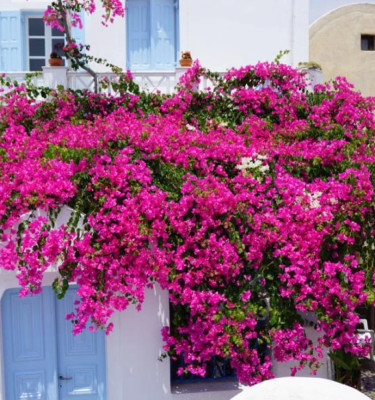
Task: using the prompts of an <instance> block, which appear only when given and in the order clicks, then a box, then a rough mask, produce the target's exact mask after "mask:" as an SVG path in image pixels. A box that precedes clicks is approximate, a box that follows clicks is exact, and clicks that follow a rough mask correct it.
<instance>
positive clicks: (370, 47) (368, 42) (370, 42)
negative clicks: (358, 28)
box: [361, 35, 375, 51]
mask: <svg viewBox="0 0 375 400" xmlns="http://www.w3.org/2000/svg"><path fill="white" fill-rule="evenodd" d="M361 50H364V51H375V35H361Z"/></svg>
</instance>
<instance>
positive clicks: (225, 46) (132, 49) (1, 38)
mask: <svg viewBox="0 0 375 400" xmlns="http://www.w3.org/2000/svg"><path fill="white" fill-rule="evenodd" d="M124 1H126V7H127V12H126V18H125V19H121V18H119V19H117V20H116V21H115V23H114V24H112V25H111V26H110V27H108V28H106V27H104V26H102V25H101V15H100V14H101V13H100V12H99V11H98V12H97V13H96V14H95V15H84V16H82V19H83V21H84V29H83V30H78V29H74V32H73V35H74V37H75V38H76V39H77V40H78V41H79V42H81V43H85V44H90V45H91V54H92V55H94V56H100V57H104V58H106V59H108V61H109V62H111V63H113V64H115V65H118V66H119V67H121V68H123V69H130V70H132V71H133V72H134V71H138V72H143V73H144V74H147V73H150V72H155V71H159V72H160V71H162V72H166V71H169V72H170V71H174V70H175V68H176V66H178V59H179V57H180V52H181V51H190V52H191V53H192V56H193V59H199V60H200V62H201V64H202V65H203V66H205V67H207V68H210V69H212V70H215V71H225V70H226V69H227V68H230V67H232V66H237V67H238V66H243V65H248V64H253V63H256V62H258V61H270V60H273V59H274V58H275V56H276V55H277V54H278V53H279V51H281V50H290V53H289V54H288V55H287V56H285V57H284V58H283V62H286V63H289V64H291V65H297V64H298V62H300V61H306V60H307V59H308V0H262V1H259V0H232V1H230V2H228V1H225V0H124ZM98 2H99V1H98ZM49 3H50V1H48V0H0V71H1V72H20V71H35V70H42V67H43V66H44V65H48V63H47V62H48V58H49V55H50V53H51V52H52V51H56V50H58V48H59V46H61V44H62V43H63V39H62V34H61V32H59V31H58V30H56V29H51V28H49V27H45V26H44V25H43V23H42V20H41V18H42V15H43V10H44V9H45V8H46V6H47V5H48V4H49ZM94 68H95V69H96V70H97V71H103V70H104V69H105V68H104V67H103V66H95V67H94Z"/></svg>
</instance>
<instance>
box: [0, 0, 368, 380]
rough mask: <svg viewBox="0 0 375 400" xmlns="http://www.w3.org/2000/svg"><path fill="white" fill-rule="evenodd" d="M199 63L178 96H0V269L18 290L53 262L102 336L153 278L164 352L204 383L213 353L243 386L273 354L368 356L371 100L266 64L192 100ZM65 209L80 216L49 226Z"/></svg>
mask: <svg viewBox="0 0 375 400" xmlns="http://www.w3.org/2000/svg"><path fill="white" fill-rule="evenodd" d="M87 4H88V5H89V4H91V3H90V2H87ZM111 4H112V5H114V4H115V2H111ZM206 73H207V72H206V71H205V70H204V69H203V68H202V67H200V66H199V64H196V65H195V66H194V67H193V68H192V70H190V71H188V72H187V75H186V76H185V77H183V78H182V79H181V81H180V86H179V89H178V92H177V93H176V94H174V95H172V96H160V95H156V96H155V95H148V96H147V95H145V94H143V95H142V96H140V95H138V94H137V95H134V94H129V93H126V92H122V91H121V90H120V91H119V93H120V96H119V97H117V98H110V97H105V96H100V95H94V94H89V93H88V94H86V96H84V98H80V97H79V94H77V95H74V94H72V93H68V92H66V93H63V94H54V95H52V97H51V99H49V100H48V101H45V102H34V101H32V100H29V99H28V98H27V96H25V93H23V92H22V90H17V91H15V92H13V93H12V94H10V95H7V96H4V97H3V98H2V102H3V104H4V106H3V107H2V108H1V109H0V120H1V133H0V239H1V240H2V243H3V244H2V247H1V246H0V247H1V248H0V260H1V261H0V266H1V267H3V268H5V269H8V270H9V269H10V270H15V271H16V272H17V274H18V277H19V281H20V285H21V286H22V288H23V291H22V294H27V293H29V292H32V293H34V292H38V291H39V290H40V287H41V282H42V277H43V273H44V272H45V271H46V269H47V268H48V266H49V265H51V264H53V263H57V265H58V268H59V278H58V280H57V281H56V284H55V288H56V290H58V291H63V290H64V287H66V285H67V284H69V283H70V282H76V283H78V284H79V286H80V289H79V292H78V295H79V296H80V303H79V304H78V305H77V309H76V311H75V313H74V315H71V316H70V317H71V318H73V319H74V320H75V321H76V324H75V328H74V329H75V332H76V333H78V332H80V331H81V330H82V329H84V327H85V326H86V325H87V324H88V323H91V322H93V323H94V324H96V326H97V327H99V328H103V329H106V330H107V332H109V331H110V330H111V328H112V326H111V324H109V317H110V316H111V315H112V313H113V312H114V310H124V309H126V308H127V307H128V306H129V305H130V304H136V305H137V306H138V307H139V308H140V307H141V304H142V301H143V299H144V291H145V288H147V287H151V286H152V285H154V284H155V283H158V284H159V285H160V286H161V287H162V288H164V289H166V290H168V291H169V293H170V303H171V321H172V323H171V327H169V328H168V327H166V328H164V329H163V332H162V335H163V338H164V341H165V350H166V351H167V352H168V353H169V355H170V356H171V357H172V358H177V357H180V356H182V357H184V361H185V365H186V368H185V370H186V371H187V372H191V373H194V374H198V375H204V374H205V368H206V365H207V363H208V362H209V361H210V359H211V358H212V357H213V356H220V357H225V358H229V359H230V360H231V365H232V367H234V368H236V370H237V376H238V378H239V380H240V381H242V382H246V383H249V384H254V383H257V382H259V381H261V380H263V379H268V378H270V377H272V371H271V367H272V361H271V357H270V349H271V348H273V353H274V357H275V358H276V359H277V360H279V361H288V360H291V359H294V360H297V361H299V362H300V366H301V367H302V366H305V365H309V366H310V367H312V368H313V369H315V368H316V367H317V366H318V365H319V359H320V358H321V357H322V348H323V347H328V348H332V349H344V350H345V351H347V352H350V353H353V354H356V355H363V354H366V353H367V352H368V350H369V349H368V344H367V343H359V342H358V337H357V335H356V330H355V329H356V324H357V322H358V313H357V309H358V307H359V306H361V305H363V304H364V303H365V302H366V298H367V296H368V294H369V293H370V292H371V291H372V290H373V289H372V288H373V283H374V281H373V280H374V270H373V263H372V260H373V258H374V249H375V243H374V237H375V235H374V233H375V226H374V225H375V224H374V200H375V198H374V187H373V182H374V174H375V143H374V129H375V117H374V101H373V99H366V98H363V97H362V96H361V95H360V94H359V93H357V92H354V91H353V90H352V89H351V87H350V85H349V84H348V83H347V82H346V81H345V80H343V79H338V80H337V82H335V83H334V84H333V85H332V86H329V85H327V86H319V87H316V88H315V91H314V92H313V93H308V92H307V90H306V84H305V82H304V78H303V76H302V75H301V74H300V73H298V72H297V71H295V70H294V69H292V68H291V67H289V66H285V65H277V64H272V63H262V64H258V65H256V66H249V67H246V68H241V69H232V70H231V71H229V72H228V74H227V75H226V76H225V77H224V79H222V80H220V78H218V77H216V78H215V80H216V84H215V85H216V86H213V89H212V90H209V91H206V92H196V91H195V90H197V86H196V85H197V84H198V83H199V79H200V78H201V75H202V74H206ZM129 80H130V76H128V78H127V84H128V83H129ZM63 205H68V206H70V207H71V208H72V209H73V210H75V211H74V213H73V214H72V218H71V221H70V222H69V223H68V224H67V225H66V226H61V227H57V226H56V225H55V219H56V216H57V215H58V213H59V209H60V208H61V207H62V206H63ZM37 210H38V212H39V211H43V212H44V213H45V215H46V216H45V217H44V216H43V217H40V216H39V217H38V216H37V214H36V212H37ZM82 216H85V217H82ZM82 218H83V222H82V223H80V224H78V221H79V220H80V219H82ZM305 312H313V313H314V314H315V316H316V319H317V322H316V324H315V329H316V330H317V331H318V332H319V333H320V339H319V342H318V343H312V342H310V340H309V339H308V338H307V336H306V332H305V326H304V324H303V319H302V317H301V315H302V314H303V313H305ZM267 348H268V351H267V350H266V349H267ZM298 368H299V367H298ZM298 368H297V369H298ZM179 372H180V373H184V369H181V370H180V371H179ZM292 372H293V373H294V372H295V370H294V371H292Z"/></svg>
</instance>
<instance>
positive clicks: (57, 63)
mask: <svg viewBox="0 0 375 400" xmlns="http://www.w3.org/2000/svg"><path fill="white" fill-rule="evenodd" d="M48 62H49V65H50V66H51V67H61V66H62V65H63V60H62V58H61V57H60V56H59V55H58V54H57V53H56V52H54V51H53V52H52V53H51V54H50V59H49V61H48Z"/></svg>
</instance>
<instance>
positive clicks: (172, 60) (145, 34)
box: [126, 0, 178, 71]
mask: <svg viewBox="0 0 375 400" xmlns="http://www.w3.org/2000/svg"><path fill="white" fill-rule="evenodd" d="M126 7H127V15H126V21H127V68H128V69H130V70H133V71H145V70H159V71H160V70H164V71H168V70H172V69H174V68H175V66H176V62H177V50H178V48H177V43H178V0H127V3H126Z"/></svg>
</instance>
